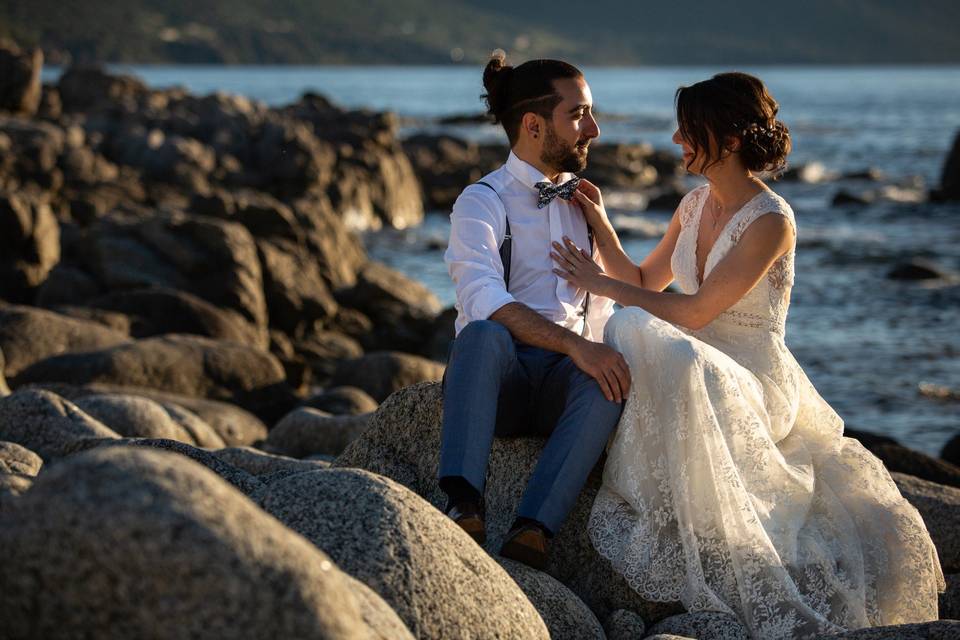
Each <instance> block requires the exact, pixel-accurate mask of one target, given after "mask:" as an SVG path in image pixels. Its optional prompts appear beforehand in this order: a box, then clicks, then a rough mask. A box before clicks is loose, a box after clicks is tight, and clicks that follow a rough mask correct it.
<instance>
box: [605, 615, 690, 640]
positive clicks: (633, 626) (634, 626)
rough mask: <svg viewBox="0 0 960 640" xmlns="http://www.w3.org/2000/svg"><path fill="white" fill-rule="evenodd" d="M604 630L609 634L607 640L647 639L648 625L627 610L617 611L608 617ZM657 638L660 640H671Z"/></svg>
mask: <svg viewBox="0 0 960 640" xmlns="http://www.w3.org/2000/svg"><path fill="white" fill-rule="evenodd" d="M603 630H604V631H605V632H606V634H607V640H634V639H635V638H644V637H647V625H646V623H645V622H644V621H643V618H641V617H640V616H638V615H637V614H635V613H634V612H633V611H626V610H625V609H617V610H616V611H614V612H613V613H611V614H610V615H609V616H607V619H606V620H605V621H604V623H603ZM650 637H653V636H650ZM657 637H658V638H660V640H669V639H667V638H661V637H660V636H657ZM670 638H671V639H672V638H679V636H670Z"/></svg>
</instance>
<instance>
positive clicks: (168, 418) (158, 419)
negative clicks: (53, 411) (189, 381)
mask: <svg viewBox="0 0 960 640" xmlns="http://www.w3.org/2000/svg"><path fill="white" fill-rule="evenodd" d="M76 405H77V406H78V407H80V408H81V409H82V410H83V411H85V412H87V413H88V414H89V415H91V416H93V417H94V418H96V419H97V420H99V421H100V422H102V423H104V424H105V425H107V426H109V427H110V428H111V429H113V430H114V431H116V432H117V433H119V434H120V435H122V436H125V437H128V438H163V439H166V440H177V441H179V442H184V443H186V444H191V445H196V446H200V447H213V448H222V447H224V446H226V445H225V443H224V442H223V439H222V438H221V437H220V436H219V435H217V433H216V432H215V431H214V430H213V429H211V428H210V427H209V426H208V425H207V424H206V423H205V422H203V421H202V420H200V418H198V417H197V416H196V415H193V414H191V413H189V412H187V411H186V410H185V409H182V408H179V407H175V406H171V407H169V408H168V407H164V406H163V405H161V404H159V403H157V402H154V401H153V400H150V399H148V398H140V397H137V396H125V395H121V394H94V395H89V396H84V397H82V398H78V399H77V400H76Z"/></svg>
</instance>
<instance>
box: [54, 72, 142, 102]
mask: <svg viewBox="0 0 960 640" xmlns="http://www.w3.org/2000/svg"><path fill="white" fill-rule="evenodd" d="M57 89H59V94H60V101H61V103H62V105H63V109H64V110H65V111H89V110H91V109H100V108H105V107H107V108H109V107H111V106H114V105H123V104H124V103H126V104H128V105H130V104H131V103H133V104H134V105H135V103H136V101H137V100H138V99H140V98H142V97H143V96H145V95H146V94H147V93H148V89H147V86H146V85H145V84H144V83H143V82H142V81H140V80H138V79H137V78H134V77H132V76H126V75H116V74H108V73H106V72H104V71H103V70H102V69H100V68H99V67H93V66H72V67H70V68H69V69H67V70H66V72H65V73H64V74H63V75H62V76H60V80H59V81H58V83H57Z"/></svg>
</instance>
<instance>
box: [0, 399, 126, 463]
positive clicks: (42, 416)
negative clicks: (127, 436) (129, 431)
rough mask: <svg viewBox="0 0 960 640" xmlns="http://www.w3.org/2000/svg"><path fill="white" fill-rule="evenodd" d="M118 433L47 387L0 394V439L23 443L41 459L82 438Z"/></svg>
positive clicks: (61, 452)
mask: <svg viewBox="0 0 960 640" xmlns="http://www.w3.org/2000/svg"><path fill="white" fill-rule="evenodd" d="M119 437H120V436H119V435H117V433H116V432H115V431H113V430H112V429H110V428H109V427H107V426H106V425H104V424H103V423H101V422H99V421H98V420H96V419H94V418H92V417H90V416H88V415H87V414H86V413H84V412H83V411H81V410H80V409H79V408H77V406H76V405H75V404H73V403H72V402H70V401H69V400H64V399H63V398H61V397H60V396H58V395H56V394H54V393H50V392H49V391H42V390H38V389H23V390H18V391H16V392H14V393H13V394H11V395H9V396H7V397H5V398H0V440H6V441H8V442H13V443H16V444H19V445H21V446H23V447H26V448H27V449H30V450H31V451H33V452H35V453H36V454H38V455H39V456H40V457H41V458H43V459H44V460H51V459H55V458H60V457H62V456H65V455H67V454H69V453H70V452H71V451H73V450H74V448H75V447H76V445H77V444H78V442H79V441H81V440H85V439H99V438H119Z"/></svg>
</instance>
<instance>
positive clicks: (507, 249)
mask: <svg viewBox="0 0 960 640" xmlns="http://www.w3.org/2000/svg"><path fill="white" fill-rule="evenodd" d="M477 184H482V185H483V186H485V187H486V188H487V189H490V191H493V192H494V193H496V194H497V198H499V197H500V194H499V193H498V192H497V190H496V189H494V188H493V187H492V186H491V185H489V184H488V183H486V182H484V181H483V180H480V181H479V182H477ZM500 202H501V204H502V203H503V200H501V201H500ZM503 219H504V221H505V222H506V223H507V225H506V226H507V229H506V233H504V235H503V242H502V243H501V244H500V262H502V263H503V284H504V288H506V290H507V291H510V265H511V258H512V256H513V234H511V233H510V217H509V216H507V207H506V206H504V207H503ZM587 238H589V240H590V255H593V229H591V228H590V225H587ZM589 308H590V293H589V292H588V293H587V295H586V297H585V298H584V299H583V333H586V332H587V309H589Z"/></svg>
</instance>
